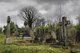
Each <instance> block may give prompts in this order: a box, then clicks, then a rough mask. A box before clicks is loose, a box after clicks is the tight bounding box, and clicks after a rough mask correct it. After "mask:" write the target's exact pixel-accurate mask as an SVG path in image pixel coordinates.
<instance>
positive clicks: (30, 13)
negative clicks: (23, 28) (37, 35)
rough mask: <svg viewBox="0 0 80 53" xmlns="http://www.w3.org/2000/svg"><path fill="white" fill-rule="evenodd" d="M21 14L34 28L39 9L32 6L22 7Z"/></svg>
mask: <svg viewBox="0 0 80 53" xmlns="http://www.w3.org/2000/svg"><path fill="white" fill-rule="evenodd" d="M20 14H21V16H22V17H23V18H24V20H25V21H26V23H27V24H28V26H29V27H30V28H32V23H33V22H34V21H35V18H37V9H36V8H34V7H32V6H28V7H24V8H22V9H21V12H20Z"/></svg>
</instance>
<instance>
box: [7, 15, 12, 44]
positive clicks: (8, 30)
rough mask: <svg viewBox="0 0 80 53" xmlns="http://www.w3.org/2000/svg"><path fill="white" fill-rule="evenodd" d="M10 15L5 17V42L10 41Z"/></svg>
mask: <svg viewBox="0 0 80 53" xmlns="http://www.w3.org/2000/svg"><path fill="white" fill-rule="evenodd" d="M10 22H11V19H10V16H8V17H7V31H6V44H10V43H12V39H11V37H10Z"/></svg>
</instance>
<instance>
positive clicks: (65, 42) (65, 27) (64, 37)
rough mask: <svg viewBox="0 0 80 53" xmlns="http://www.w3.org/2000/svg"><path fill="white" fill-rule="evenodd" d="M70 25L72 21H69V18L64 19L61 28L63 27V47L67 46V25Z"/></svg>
mask: <svg viewBox="0 0 80 53" xmlns="http://www.w3.org/2000/svg"><path fill="white" fill-rule="evenodd" d="M69 24H70V21H68V20H67V17H62V22H60V26H61V27H62V28H61V29H62V42H63V45H64V46H66V45H67V40H68V39H67V33H66V32H67V25H69Z"/></svg>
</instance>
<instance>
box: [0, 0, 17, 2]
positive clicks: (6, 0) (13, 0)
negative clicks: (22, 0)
mask: <svg viewBox="0 0 80 53" xmlns="http://www.w3.org/2000/svg"><path fill="white" fill-rule="evenodd" d="M15 1H17V0H0V2H15Z"/></svg>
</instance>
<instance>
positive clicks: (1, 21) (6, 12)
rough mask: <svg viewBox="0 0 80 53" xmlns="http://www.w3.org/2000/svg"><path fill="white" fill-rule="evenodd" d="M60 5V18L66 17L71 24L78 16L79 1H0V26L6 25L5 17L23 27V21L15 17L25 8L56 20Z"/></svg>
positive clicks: (79, 11)
mask: <svg viewBox="0 0 80 53" xmlns="http://www.w3.org/2000/svg"><path fill="white" fill-rule="evenodd" d="M60 3H61V5H62V10H61V12H62V16H67V17H68V18H69V19H71V21H73V23H77V21H76V19H75V18H76V17H77V16H79V15H80V0H0V26H4V25H5V24H6V19H7V16H11V19H12V21H14V22H15V23H18V24H19V26H20V27H21V26H23V24H22V23H23V21H22V19H20V18H19V17H18V16H17V15H18V14H19V10H20V9H21V8H23V7H26V6H34V7H35V8H37V9H38V10H39V12H40V13H41V14H42V15H43V16H45V17H46V18H47V19H49V18H50V19H51V20H52V21H54V20H56V18H57V17H58V15H59V10H60V9H59V5H60Z"/></svg>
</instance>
